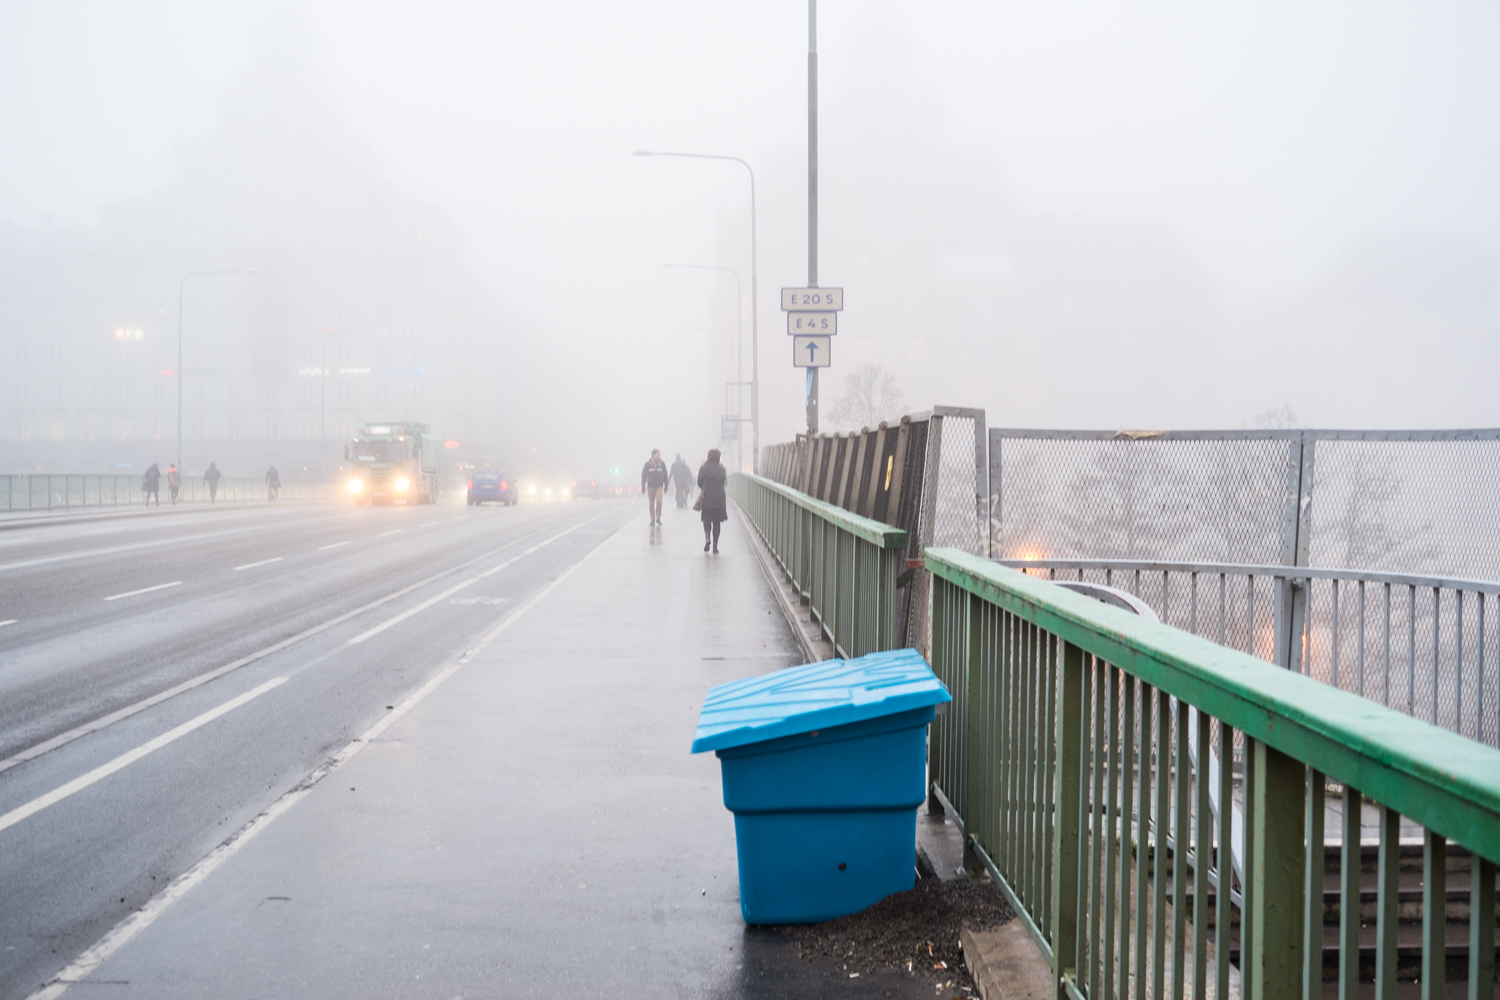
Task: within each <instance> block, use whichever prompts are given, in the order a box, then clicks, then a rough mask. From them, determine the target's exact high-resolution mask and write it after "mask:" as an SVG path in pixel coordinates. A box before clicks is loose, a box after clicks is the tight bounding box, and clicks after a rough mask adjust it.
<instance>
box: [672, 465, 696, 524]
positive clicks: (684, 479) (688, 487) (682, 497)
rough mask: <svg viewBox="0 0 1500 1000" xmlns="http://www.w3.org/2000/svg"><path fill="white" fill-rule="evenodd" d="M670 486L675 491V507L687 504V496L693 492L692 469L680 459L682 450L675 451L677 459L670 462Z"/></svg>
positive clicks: (679, 507)
mask: <svg viewBox="0 0 1500 1000" xmlns="http://www.w3.org/2000/svg"><path fill="white" fill-rule="evenodd" d="M672 488H673V490H675V491H676V493H677V509H678V510H681V509H682V508H684V507H686V506H687V505H688V497H689V496H690V495H691V494H692V492H693V470H692V469H690V468H688V464H687V463H686V462H684V461H683V460H682V452H678V453H677V461H675V462H673V463H672Z"/></svg>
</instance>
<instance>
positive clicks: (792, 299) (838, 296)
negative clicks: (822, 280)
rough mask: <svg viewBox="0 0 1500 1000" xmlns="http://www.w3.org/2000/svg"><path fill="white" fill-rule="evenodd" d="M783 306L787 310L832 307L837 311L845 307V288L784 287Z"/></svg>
mask: <svg viewBox="0 0 1500 1000" xmlns="http://www.w3.org/2000/svg"><path fill="white" fill-rule="evenodd" d="M781 308H782V309H783V310H785V311H786V312H795V311H797V310H801V309H816V310H823V309H831V310H833V311H835V312H837V311H838V310H840V309H842V308H844V290H843V289H842V288H783V289H782V290H781Z"/></svg>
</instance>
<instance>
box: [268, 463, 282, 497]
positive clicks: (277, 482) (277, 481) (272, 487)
mask: <svg viewBox="0 0 1500 1000" xmlns="http://www.w3.org/2000/svg"><path fill="white" fill-rule="evenodd" d="M279 493H281V475H280V473H278V472H277V471H276V466H274V465H273V466H271V467H270V468H269V469H267V470H266V499H267V500H275V499H276V497H277V495H278V494H279Z"/></svg>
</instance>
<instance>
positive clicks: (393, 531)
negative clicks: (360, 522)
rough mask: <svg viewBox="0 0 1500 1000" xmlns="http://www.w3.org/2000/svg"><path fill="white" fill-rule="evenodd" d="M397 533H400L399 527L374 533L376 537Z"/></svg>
mask: <svg viewBox="0 0 1500 1000" xmlns="http://www.w3.org/2000/svg"><path fill="white" fill-rule="evenodd" d="M399 534H401V529H400V528H392V529H391V530H390V531H382V532H381V533H380V534H378V535H376V536H375V537H376V538H384V537H385V536H386V535H399Z"/></svg>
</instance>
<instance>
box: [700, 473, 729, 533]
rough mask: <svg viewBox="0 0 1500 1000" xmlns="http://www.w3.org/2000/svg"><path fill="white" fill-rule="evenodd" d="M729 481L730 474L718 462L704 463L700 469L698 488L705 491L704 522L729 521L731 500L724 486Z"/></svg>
mask: <svg viewBox="0 0 1500 1000" xmlns="http://www.w3.org/2000/svg"><path fill="white" fill-rule="evenodd" d="M728 481H729V472H728V470H726V469H725V468H724V466H722V465H720V464H719V463H718V462H704V463H703V465H702V466H700V467H699V469H698V488H699V489H700V490H702V491H703V520H704V521H705V522H709V521H727V520H729V498H728V497H727V496H726V495H725V493H724V484H725V483H726V482H728Z"/></svg>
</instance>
